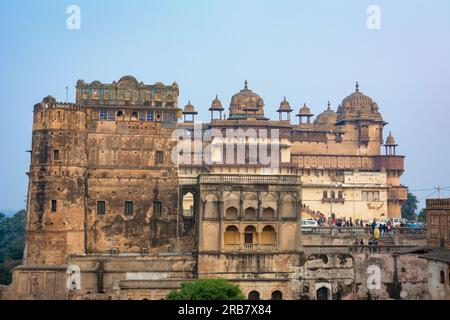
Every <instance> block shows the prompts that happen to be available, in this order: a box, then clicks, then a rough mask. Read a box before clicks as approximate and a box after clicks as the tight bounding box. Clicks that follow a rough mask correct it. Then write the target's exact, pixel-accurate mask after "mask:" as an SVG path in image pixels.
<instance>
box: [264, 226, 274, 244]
mask: <svg viewBox="0 0 450 320" xmlns="http://www.w3.org/2000/svg"><path fill="white" fill-rule="evenodd" d="M276 243H277V233H276V232H275V229H274V227H272V226H265V227H264V228H263V231H262V233H261V244H276Z"/></svg>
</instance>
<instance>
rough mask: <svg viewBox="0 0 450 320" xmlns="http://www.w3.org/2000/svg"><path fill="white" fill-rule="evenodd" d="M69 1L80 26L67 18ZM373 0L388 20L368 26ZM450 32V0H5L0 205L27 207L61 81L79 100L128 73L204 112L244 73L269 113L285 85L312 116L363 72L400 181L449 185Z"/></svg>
mask: <svg viewBox="0 0 450 320" xmlns="http://www.w3.org/2000/svg"><path fill="white" fill-rule="evenodd" d="M71 4H77V5H79V6H80V8H81V14H82V17H81V23H82V24H81V30H79V31H69V30H68V29H67V28H66V19H67V17H68V15H67V14H66V8H67V7H68V6H69V5H71ZM371 4H375V5H378V6H379V7H380V9H381V18H382V20H381V30H377V31H373V30H369V29H367V27H366V20H367V17H368V15H367V13H366V9H367V7H368V6H369V5H371ZM449 39H450V1H448V0H441V1H439V0H436V1H411V0H409V1H406V0H405V1H399V0H397V1H392V0H389V1H377V0H371V1H365V0H352V1H351V0H348V1H263V0H253V1H237V0H236V1H230V0H228V1H214V0H209V1H206V0H204V1H194V0H193V1H186V0H179V1H170V0H164V1H163V0H159V1H143V0H142V1H138V0H129V1H115V0H90V1H84V0H83V1H81V0H71V1H65V0H40V1H35V0H27V1H24V0H22V1H21V0H17V1H0V101H1V103H2V116H1V117H0V136H1V138H0V146H1V150H2V156H1V158H0V165H1V173H2V174H1V176H2V181H1V183H0V209H20V208H23V207H24V199H25V195H26V191H27V178H26V175H25V172H26V171H27V170H28V165H29V156H28V154H27V153H25V151H26V150H28V149H29V148H30V144H31V121H32V108H33V105H34V104H35V103H37V102H39V101H41V99H42V98H43V97H44V96H46V95H48V94H51V95H54V96H55V97H56V98H57V99H60V100H64V99H65V86H66V85H68V86H70V88H71V90H70V100H74V86H75V83H76V81H77V80H78V79H84V80H86V81H89V82H90V81H93V80H100V81H102V82H112V81H113V80H117V79H119V78H120V77H121V76H123V75H126V74H131V75H134V76H135V77H137V78H138V80H140V81H144V82H145V83H154V82H157V81H162V82H165V83H172V82H173V81H174V80H175V81H177V82H178V83H179V85H180V89H181V90H180V91H181V92H180V103H181V105H184V104H185V103H186V102H187V100H188V99H190V100H191V102H192V103H193V104H194V105H195V106H196V107H197V108H198V109H199V110H200V118H201V119H203V120H207V119H208V117H209V115H208V113H207V109H208V107H209V105H210V102H211V100H212V99H213V98H214V96H215V94H218V95H219V97H220V98H221V100H222V102H223V103H224V104H225V105H227V106H228V104H229V100H230V97H231V95H232V94H234V93H235V92H237V91H238V90H239V89H241V87H242V84H243V81H244V80H245V79H248V81H249V87H250V89H253V90H254V91H256V92H257V93H258V94H260V95H261V96H262V98H263V99H264V101H265V103H266V113H267V114H269V115H270V116H271V117H273V118H274V117H276V113H275V110H276V108H277V107H278V105H279V102H280V101H281V100H282V99H283V96H284V95H286V96H287V99H288V100H289V101H290V103H291V105H292V106H293V107H294V109H296V110H297V109H298V108H299V107H300V105H302V104H303V102H306V103H308V104H309V105H310V106H311V107H312V109H313V111H314V113H316V114H317V113H319V112H320V111H322V110H323V109H325V106H326V103H327V101H328V100H330V101H331V103H332V105H333V107H336V106H337V105H338V104H339V103H340V102H341V100H342V99H343V98H344V97H345V96H346V95H348V94H350V93H351V92H352V91H353V90H354V83H355V81H357V80H358V81H359V82H360V84H361V91H363V92H364V93H366V94H367V95H370V96H371V97H372V98H373V99H374V100H376V101H377V102H378V104H379V106H380V110H381V112H382V114H383V116H384V118H385V120H386V121H388V122H389V125H388V126H387V127H386V130H392V132H393V134H394V136H395V138H396V140H397V142H398V143H399V145H400V146H399V149H398V151H399V152H400V153H401V154H404V155H406V156H407V158H406V172H405V174H404V176H403V178H402V182H403V183H404V184H405V185H408V186H410V188H411V189H412V190H415V189H428V188H431V187H433V186H437V185H441V186H450V165H449V164H450V139H449V136H450V124H449V122H450V111H449V110H450V41H449ZM429 193H431V192H425V191H424V192H417V195H418V197H419V198H421V197H424V196H426V195H427V194H429ZM442 195H446V196H450V192H449V191H445V192H442Z"/></svg>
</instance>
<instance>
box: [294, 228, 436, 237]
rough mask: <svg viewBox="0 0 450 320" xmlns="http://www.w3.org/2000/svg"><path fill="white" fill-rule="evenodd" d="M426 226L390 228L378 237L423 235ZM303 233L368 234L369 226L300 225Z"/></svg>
mask: <svg viewBox="0 0 450 320" xmlns="http://www.w3.org/2000/svg"><path fill="white" fill-rule="evenodd" d="M426 231H427V229H426V228H392V229H391V230H390V231H388V232H387V233H380V237H388V236H394V235H402V234H405V235H425V234H426ZM302 233H303V234H319V235H321V234H324V235H333V234H350V235H370V234H372V228H371V227H302Z"/></svg>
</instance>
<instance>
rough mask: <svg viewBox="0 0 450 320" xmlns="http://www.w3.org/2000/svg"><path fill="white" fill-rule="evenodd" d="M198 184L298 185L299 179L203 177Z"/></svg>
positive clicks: (229, 176) (248, 176) (247, 176)
mask: <svg viewBox="0 0 450 320" xmlns="http://www.w3.org/2000/svg"><path fill="white" fill-rule="evenodd" d="M200 183H202V184H207V183H212V184H216V183H227V184H285V185H298V184H300V178H299V177H296V176H268V175H221V174H218V175H203V176H201V177H200Z"/></svg>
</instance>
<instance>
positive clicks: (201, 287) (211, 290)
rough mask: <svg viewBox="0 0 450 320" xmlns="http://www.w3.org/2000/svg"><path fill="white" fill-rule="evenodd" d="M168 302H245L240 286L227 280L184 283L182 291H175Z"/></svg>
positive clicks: (171, 293)
mask: <svg viewBox="0 0 450 320" xmlns="http://www.w3.org/2000/svg"><path fill="white" fill-rule="evenodd" d="M167 299H168V300H244V295H243V294H242V292H241V288H240V287H239V286H238V285H235V284H232V283H231V282H229V281H228V280H225V279H200V280H196V281H190V282H183V283H182V284H181V290H180V291H176V290H173V291H171V292H170V293H169V295H168V296H167Z"/></svg>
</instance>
